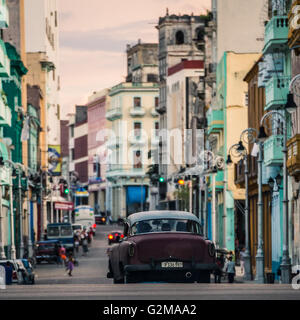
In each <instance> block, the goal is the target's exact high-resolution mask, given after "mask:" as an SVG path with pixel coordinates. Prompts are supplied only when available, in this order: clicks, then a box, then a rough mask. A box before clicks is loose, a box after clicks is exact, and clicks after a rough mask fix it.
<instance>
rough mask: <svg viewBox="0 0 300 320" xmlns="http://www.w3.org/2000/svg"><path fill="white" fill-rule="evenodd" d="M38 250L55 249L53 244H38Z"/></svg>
mask: <svg viewBox="0 0 300 320" xmlns="http://www.w3.org/2000/svg"><path fill="white" fill-rule="evenodd" d="M37 248H38V249H39V250H53V249H54V248H55V245H54V243H49V244H39V245H38V246H37Z"/></svg>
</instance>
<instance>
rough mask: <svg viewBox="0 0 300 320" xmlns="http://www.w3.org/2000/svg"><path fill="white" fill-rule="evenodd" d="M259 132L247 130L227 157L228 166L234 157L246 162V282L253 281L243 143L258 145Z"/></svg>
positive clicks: (245, 153)
mask: <svg viewBox="0 0 300 320" xmlns="http://www.w3.org/2000/svg"><path fill="white" fill-rule="evenodd" d="M257 136H258V132H257V130H256V129H253V128H248V129H245V130H244V131H243V132H242V133H241V136H240V141H239V143H237V144H234V145H232V146H231V147H230V149H229V152H228V157H227V162H226V163H227V165H230V164H232V157H233V158H238V159H241V160H243V161H244V165H245V193H246V196H245V255H244V261H245V275H244V279H245V280H251V279H252V276H251V255H250V235H249V165H248V156H249V154H248V152H247V149H246V148H245V147H244V144H243V143H246V144H248V145H249V144H250V143H256V142H257V138H256V137H257Z"/></svg>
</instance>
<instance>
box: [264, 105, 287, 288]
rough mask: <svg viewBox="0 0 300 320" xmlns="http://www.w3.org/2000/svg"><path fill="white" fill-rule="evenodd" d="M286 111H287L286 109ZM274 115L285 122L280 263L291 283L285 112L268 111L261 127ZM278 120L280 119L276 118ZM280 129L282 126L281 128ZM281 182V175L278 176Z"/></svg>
mask: <svg viewBox="0 0 300 320" xmlns="http://www.w3.org/2000/svg"><path fill="white" fill-rule="evenodd" d="M284 112H285V111H284ZM274 116H276V117H277V118H279V119H280V120H281V121H282V123H283V128H282V129H281V133H282V134H283V148H282V153H283V200H282V203H283V252H282V263H281V265H280V269H281V280H282V283H290V280H291V259H290V256H289V237H288V233H289V230H288V185H287V184H288V173H287V147H286V143H287V121H286V116H285V113H284V114H281V113H280V112H278V111H275V110H274V111H270V112H268V113H266V114H265V115H264V116H263V117H262V119H261V121H260V125H261V127H263V126H264V124H265V121H266V120H267V119H269V118H271V120H273V121H274V118H273V117H274ZM276 120H278V119H276ZM279 129H280V128H279ZM278 182H279V177H278Z"/></svg>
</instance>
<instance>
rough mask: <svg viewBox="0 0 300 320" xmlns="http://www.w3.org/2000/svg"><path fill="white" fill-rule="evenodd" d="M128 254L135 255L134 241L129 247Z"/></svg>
mask: <svg viewBox="0 0 300 320" xmlns="http://www.w3.org/2000/svg"><path fill="white" fill-rule="evenodd" d="M128 255H129V256H130V257H133V256H134V244H133V243H131V244H130V245H129V247H128Z"/></svg>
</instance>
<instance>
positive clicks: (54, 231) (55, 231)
mask: <svg viewBox="0 0 300 320" xmlns="http://www.w3.org/2000/svg"><path fill="white" fill-rule="evenodd" d="M47 234H48V236H50V237H58V236H59V227H58V226H51V227H48V230H47Z"/></svg>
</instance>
